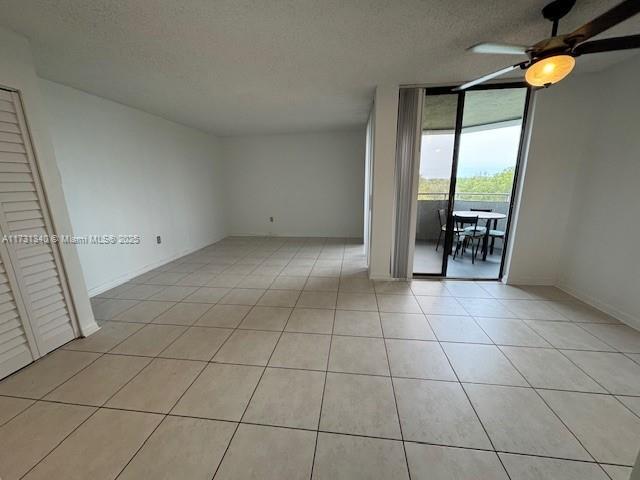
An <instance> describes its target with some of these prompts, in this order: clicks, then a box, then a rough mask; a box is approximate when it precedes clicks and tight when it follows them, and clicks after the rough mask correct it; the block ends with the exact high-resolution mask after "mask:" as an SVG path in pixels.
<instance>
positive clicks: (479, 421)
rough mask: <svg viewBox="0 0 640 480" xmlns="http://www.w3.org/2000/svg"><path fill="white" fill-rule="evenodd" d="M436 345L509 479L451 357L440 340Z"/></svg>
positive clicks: (507, 472) (509, 476)
mask: <svg viewBox="0 0 640 480" xmlns="http://www.w3.org/2000/svg"><path fill="white" fill-rule="evenodd" d="M438 346H439V347H440V350H441V352H442V354H443V355H444V358H446V359H447V363H448V364H449V368H450V369H451V371H452V372H453V374H454V375H455V377H456V379H457V384H458V385H460V389H461V390H462V392H463V393H464V396H465V398H466V399H467V403H468V404H469V406H470V407H471V410H473V413H474V415H475V416H476V419H477V420H478V423H479V424H480V426H481V427H482V431H483V432H484V434H485V436H486V437H487V440H489V444H490V445H491V449H492V451H493V452H494V454H495V456H496V457H498V461H499V462H500V465H501V466H502V469H503V470H504V472H505V474H506V475H507V478H509V479H511V475H510V474H509V471H508V470H507V467H505V465H504V462H503V461H502V458H500V455H498V451H497V450H496V446H495V444H494V443H493V439H492V438H491V436H490V435H489V432H488V431H487V427H485V425H484V423H483V422H482V419H481V418H480V415H479V414H478V411H477V410H476V407H475V405H474V404H473V402H472V401H471V398H470V397H469V393H468V392H467V390H466V389H465V388H464V384H463V383H462V382H461V381H460V377H459V376H458V372H456V370H455V368H453V364H452V363H451V359H450V358H449V356H448V355H447V352H446V350H445V349H444V348H442V344H441V343H440V342H438Z"/></svg>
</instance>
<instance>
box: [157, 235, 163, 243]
mask: <svg viewBox="0 0 640 480" xmlns="http://www.w3.org/2000/svg"><path fill="white" fill-rule="evenodd" d="M156 243H162V238H160V235H157V236H156Z"/></svg>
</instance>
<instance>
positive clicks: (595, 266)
mask: <svg viewBox="0 0 640 480" xmlns="http://www.w3.org/2000/svg"><path fill="white" fill-rule="evenodd" d="M637 78H640V57H639V56H636V57H634V58H632V59H630V60H628V61H626V62H624V63H621V64H618V65H615V66H613V67H611V68H608V69H607V70H605V71H603V72H599V73H595V74H587V75H576V76H574V77H572V78H571V79H569V80H567V81H563V82H562V83H560V84H558V85H556V86H554V87H552V88H550V89H548V90H541V91H539V92H538V93H537V100H536V107H535V108H536V109H535V115H534V123H533V131H532V138H531V144H530V152H529V156H528V159H527V161H526V165H525V171H524V178H523V186H522V188H523V191H522V195H523V196H522V201H521V203H520V207H519V212H518V218H517V221H516V225H515V230H514V242H513V255H512V259H511V264H510V268H509V274H508V282H509V283H516V284H546V285H558V286H560V287H561V288H563V289H564V290H566V291H568V292H569V293H571V294H573V295H575V296H576V297H578V298H580V299H582V300H584V301H586V302H587V303H590V304H591V305H593V306H595V307H598V308H600V309H602V310H604V311H606V312H608V313H610V314H612V315H614V316H615V317H617V318H618V319H620V320H622V321H624V322H626V323H628V324H630V325H634V326H636V327H637V328H640V288H639V286H638V285H639V283H638V276H639V275H640V256H639V255H638V254H637V252H636V251H637V246H638V239H639V238H640V222H639V221H635V220H634V219H635V218H638V215H637V212H636V211H637V208H638V206H640V160H639V159H640V135H638V132H637V126H638V124H639V122H640V97H639V96H638V94H637V91H636V90H637V89H636V88H635V84H634V82H633V81H632V80H631V79H637Z"/></svg>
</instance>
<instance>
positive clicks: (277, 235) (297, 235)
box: [227, 233, 362, 241]
mask: <svg viewBox="0 0 640 480" xmlns="http://www.w3.org/2000/svg"><path fill="white" fill-rule="evenodd" d="M227 237H268V238H269V237H270V238H287V237H289V238H292V237H293V238H348V239H354V240H360V241H362V237H361V236H358V235H320V234H301V233H230V234H229V235H227Z"/></svg>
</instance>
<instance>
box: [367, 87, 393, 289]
mask: <svg viewBox="0 0 640 480" xmlns="http://www.w3.org/2000/svg"><path fill="white" fill-rule="evenodd" d="M374 109H375V127H374V141H373V143H374V151H373V195H372V210H371V231H372V234H371V255H370V259H369V277H370V278H372V279H375V280H385V279H389V278H391V267H390V262H391V247H392V237H393V223H394V222H393V219H394V211H393V209H394V192H395V190H394V178H395V158H396V129H397V123H398V85H383V86H378V87H377V88H376V95H375V102H374Z"/></svg>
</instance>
